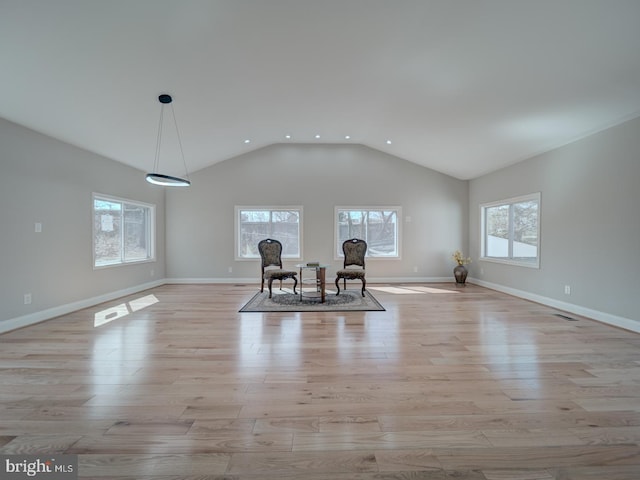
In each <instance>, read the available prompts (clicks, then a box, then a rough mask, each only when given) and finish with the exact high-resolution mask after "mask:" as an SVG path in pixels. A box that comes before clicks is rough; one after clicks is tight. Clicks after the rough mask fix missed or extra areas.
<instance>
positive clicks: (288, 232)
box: [235, 207, 302, 260]
mask: <svg viewBox="0 0 640 480" xmlns="http://www.w3.org/2000/svg"><path fill="white" fill-rule="evenodd" d="M235 216H236V259H237V260H243V259H251V258H260V253H259V252H258V243H259V242H260V240H264V239H265V238H273V239H275V240H279V241H280V243H282V258H283V259H284V258H291V259H298V260H299V259H300V258H302V253H301V251H302V240H301V234H300V232H301V231H302V207H236V215H235Z"/></svg>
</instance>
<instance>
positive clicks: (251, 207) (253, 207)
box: [233, 205, 304, 262]
mask: <svg viewBox="0 0 640 480" xmlns="http://www.w3.org/2000/svg"><path fill="white" fill-rule="evenodd" d="M242 210H296V211H298V212H300V223H299V232H298V242H299V244H300V248H299V249H298V251H299V252H300V255H299V256H298V257H282V261H283V262H288V261H296V260H298V261H299V260H302V259H303V258H304V254H303V251H302V247H303V245H304V242H303V238H302V232H303V231H304V229H303V221H304V210H303V208H302V205H236V206H235V207H234V220H233V221H234V229H233V232H234V235H233V243H234V247H233V250H234V257H235V260H236V261H238V262H255V261H256V260H259V259H260V257H255V258H248V257H241V256H240V211H242Z"/></svg>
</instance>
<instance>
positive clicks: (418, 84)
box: [0, 0, 640, 179]
mask: <svg viewBox="0 0 640 480" xmlns="http://www.w3.org/2000/svg"><path fill="white" fill-rule="evenodd" d="M639 21H640V1H637V0H628V1H626V0H529V1H525V0H483V1H477V0H393V1H391V0H197V1H196V0H103V1H98V0H49V1H46V0H38V1H36V0H1V1H0V72H1V73H0V85H1V86H2V92H1V93H0V117H4V118H6V119H8V120H10V121H13V122H16V123H18V124H21V125H24V126H26V127H29V128H31V129H34V130H36V131H39V132H42V133H45V134H47V135H50V136H52V137H55V138H58V139H60V140H63V141H65V142H68V143H71V144H73V145H77V146H79V147H82V148H85V149H87V150H90V151H93V152H96V153H99V154H101V155H104V156H106V157H109V158H111V159H114V160H117V161H119V162H122V163H124V164H128V165H131V166H133V167H136V168H138V169H140V170H143V171H144V170H149V169H151V167H152V166H153V161H154V155H155V148H156V137H157V130H158V120H159V113H160V103H159V102H158V95H159V94H161V93H169V94H171V95H172V96H173V99H174V102H173V107H174V111H175V115H176V119H177V122H178V126H179V129H180V136H181V139H182V144H183V148H184V154H185V159H186V163H187V166H188V168H189V170H190V171H191V172H193V171H196V170H199V169H201V168H204V167H207V166H209V165H212V164H215V163H217V162H220V161H223V160H227V159H229V158H232V157H234V156H237V155H240V154H243V153H245V152H248V151H250V150H254V149H258V148H261V147H264V146H267V145H270V144H274V143H286V142H293V143H354V144H364V145H367V146H369V147H372V148H375V149H378V150H382V151H384V152H388V153H389V154H392V155H395V156H398V157H401V158H404V159H406V160H409V161H411V162H415V163H417V164H420V165H424V166H426V167H429V168H432V169H434V170H437V171H440V172H443V173H446V174H449V175H452V176H454V177H457V178H461V179H470V178H474V177H477V176H480V175H482V174H485V173H487V172H491V171H493V170H496V169H499V168H501V167H504V166H507V165H510V164H513V163H516V162H518V161H521V160H524V159H526V158H529V157H531V156H534V155H536V154H539V153H542V152H544V151H547V150H550V149H552V148H555V147H558V146H561V145H564V144H567V143H569V142H571V141H574V140H577V139H579V138H581V137H584V136H586V135H589V134H591V133H594V132H597V131H599V130H602V129H605V128H607V127H610V126H612V125H615V124H617V123H620V122H622V121H625V120H627V119H630V118H634V117H637V116H638V115H640V28H639V27H638V24H639ZM166 118H167V117H165V122H166V121H167V120H166ZM165 125H167V123H165ZM171 125H172V124H171ZM287 136H290V137H287ZM317 136H319V138H316V137H317ZM347 136H348V138H347ZM170 141H171V140H169V139H167V138H166V137H165V138H164V143H165V144H166V145H167V147H168V146H169V143H170ZM1 148H2V147H1V146H0V156H1V153H2V152H1ZM174 153H175V152H174ZM174 153H169V154H168V155H167V154H166V153H165V154H163V156H162V157H161V166H162V167H164V169H165V170H167V172H168V173H178V172H179V171H180V169H181V167H182V161H181V160H178V158H177V156H176V155H175V154H174ZM165 156H166V159H165ZM302 167H303V166H302Z"/></svg>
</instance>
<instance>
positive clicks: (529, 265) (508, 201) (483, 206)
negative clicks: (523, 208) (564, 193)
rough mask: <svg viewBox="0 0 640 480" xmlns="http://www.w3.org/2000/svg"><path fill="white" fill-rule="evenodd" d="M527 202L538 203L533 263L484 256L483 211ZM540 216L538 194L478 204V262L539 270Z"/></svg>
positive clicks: (484, 224) (484, 223) (484, 229)
mask: <svg viewBox="0 0 640 480" xmlns="http://www.w3.org/2000/svg"><path fill="white" fill-rule="evenodd" d="M529 200H536V201H537V202H538V228H537V237H538V255H537V257H536V259H535V261H531V262H526V261H519V260H515V259H511V258H497V257H487V256H485V251H486V240H485V237H486V235H485V231H486V218H485V209H486V208H489V207H496V206H499V205H510V204H513V203H520V202H526V201H529ZM541 216H542V203H541V194H540V192H536V193H530V194H528V195H521V196H518V197H512V198H506V199H504V200H496V201H493V202H487V203H482V204H480V258H479V260H481V261H483V262H491V263H500V264H503V265H514V266H518V267H526V268H536V269H539V268H540V257H541V251H542V249H541V245H542V238H541V236H540V225H541V223H542V222H541Z"/></svg>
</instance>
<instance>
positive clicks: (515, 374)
mask: <svg viewBox="0 0 640 480" xmlns="http://www.w3.org/2000/svg"><path fill="white" fill-rule="evenodd" d="M370 287H371V288H370V291H371V292H372V293H373V294H374V295H375V296H376V298H378V300H379V301H380V302H381V303H382V304H383V305H384V306H385V307H386V309H387V311H386V312H348V313H342V312H333V313H324V312H323V313H305V314H300V313H269V314H261V313H243V314H241V313H237V312H238V310H239V308H240V307H241V306H242V305H243V304H244V303H245V302H246V301H248V300H249V299H250V298H251V297H252V296H253V294H254V293H255V292H256V291H257V287H256V286H255V285H247V286H234V285H165V286H162V287H159V288H156V289H153V290H149V291H147V292H143V293H141V294H138V295H133V296H131V297H127V298H124V299H121V300H119V301H114V302H109V303H108V304H104V305H100V306H98V307H94V308H89V309H86V310H82V311H79V312H76V313H73V314H70V315H65V316H63V317H60V318H57V319H54V320H50V321H48V322H44V323H42V324H39V325H35V326H32V327H29V328H24V329H21V330H17V331H14V332H10V333H7V334H4V335H0V388H1V393H0V453H2V454H11V453H45V452H46V453H58V454H62V453H66V454H78V455H79V466H80V468H79V471H80V477H81V478H96V479H103V480H106V479H109V478H114V479H115V478H118V479H124V478H130V479H136V480H141V479H142V480H150V479H170V478H185V479H249V480H257V479H261V480H275V479H278V480H292V479H304V480H320V479H350V480H356V479H358V480H373V479H386V480H391V479H404V480H409V479H442V480H444V479H453V478H455V479H458V480H460V479H462V480H550V479H562V480H576V479H588V480H638V479H639V478H640V446H639V444H640V335H638V334H635V333H631V332H627V331H624V330H620V329H616V328H613V327H609V326H606V325H603V324H600V323H597V322H595V321H592V320H588V319H584V318H579V317H575V316H573V317H574V319H575V320H573V321H572V320H567V319H564V318H561V317H558V316H556V315H554V314H556V313H558V312H557V311H555V310H553V309H551V308H548V307H545V306H541V305H537V304H534V303H530V302H527V301H524V300H520V299H516V298H513V297H510V296H507V295H504V294H501V293H497V292H494V291H491V290H487V289H484V288H481V287H478V286H474V285H467V286H466V287H463V288H460V287H458V288H456V287H455V286H454V284H427V285H422V286H419V285H407V286H405V287H404V288H396V287H400V286H399V285H394V288H392V289H391V290H390V291H388V290H386V289H379V287H380V286H376V285H371V286H370ZM353 288H355V287H353ZM155 300H157V303H153V304H151V301H155ZM104 320H111V321H109V322H106V323H104V324H102V325H101V326H94V323H101V322H102V321H104Z"/></svg>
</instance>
